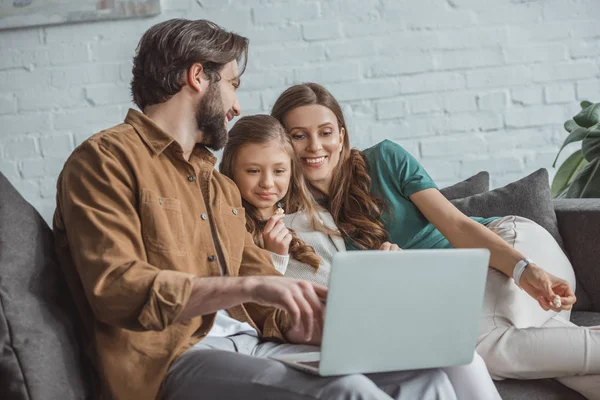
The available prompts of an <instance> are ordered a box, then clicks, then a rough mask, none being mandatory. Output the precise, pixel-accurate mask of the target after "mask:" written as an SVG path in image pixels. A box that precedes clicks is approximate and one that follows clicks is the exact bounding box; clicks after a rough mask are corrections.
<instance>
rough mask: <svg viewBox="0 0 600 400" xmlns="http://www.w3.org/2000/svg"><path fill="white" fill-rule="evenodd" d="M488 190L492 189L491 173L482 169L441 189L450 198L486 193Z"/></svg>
mask: <svg viewBox="0 0 600 400" xmlns="http://www.w3.org/2000/svg"><path fill="white" fill-rule="evenodd" d="M488 190H490V174H489V173H488V172H487V171H481V172H479V173H477V174H475V175H473V176H472V177H470V178H468V179H465V180H464V181H462V182H458V183H456V184H454V185H452V186H448V187H445V188H443V189H440V192H441V193H442V194H443V195H444V196H445V197H446V198H447V199H448V200H454V199H460V198H463V197H468V196H473V195H475V194H480V193H485V192H487V191H488Z"/></svg>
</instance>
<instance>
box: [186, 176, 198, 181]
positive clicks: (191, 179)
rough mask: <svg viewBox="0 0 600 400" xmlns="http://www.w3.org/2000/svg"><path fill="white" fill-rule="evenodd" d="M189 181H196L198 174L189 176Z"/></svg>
mask: <svg viewBox="0 0 600 400" xmlns="http://www.w3.org/2000/svg"><path fill="white" fill-rule="evenodd" d="M188 181H190V182H195V181H196V176H195V175H190V176H188Z"/></svg>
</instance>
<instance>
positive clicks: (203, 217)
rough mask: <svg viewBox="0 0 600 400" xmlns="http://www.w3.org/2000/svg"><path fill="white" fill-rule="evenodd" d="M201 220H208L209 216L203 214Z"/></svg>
mask: <svg viewBox="0 0 600 400" xmlns="http://www.w3.org/2000/svg"><path fill="white" fill-rule="evenodd" d="M200 218H202V219H207V218H208V215H206V214H204V213H202V215H201V216H200Z"/></svg>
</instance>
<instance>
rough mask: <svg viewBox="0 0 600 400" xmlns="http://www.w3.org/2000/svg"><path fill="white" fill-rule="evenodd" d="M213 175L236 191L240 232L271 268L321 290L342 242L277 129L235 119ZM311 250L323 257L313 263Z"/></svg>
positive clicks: (267, 122)
mask: <svg viewBox="0 0 600 400" xmlns="http://www.w3.org/2000/svg"><path fill="white" fill-rule="evenodd" d="M219 170H220V172H221V173H222V174H224V175H226V176H228V177H229V178H231V179H232V180H233V181H234V182H235V183H236V184H237V186H238V188H239V189H240V193H241V195H242V203H243V205H244V208H245V209H246V228H247V229H248V231H249V232H250V233H251V234H252V236H253V238H254V241H255V243H256V244H257V245H258V246H260V247H262V248H264V249H265V250H268V251H269V253H270V255H271V259H272V260H273V264H274V265H275V268H276V269H277V270H278V271H279V272H281V273H282V274H285V275H286V276H289V277H293V278H297V279H306V280H310V281H313V282H317V283H321V284H327V278H328V276H329V269H330V266H331V258H332V256H333V253H334V252H336V251H343V250H345V246H344V241H343V240H342V238H341V236H340V235H339V234H338V233H337V232H336V228H335V224H333V220H332V218H331V215H330V214H329V213H328V212H327V211H325V210H324V209H323V208H321V207H319V206H318V205H316V203H315V201H314V200H313V198H312V195H311V194H310V192H309V191H308V189H307V187H306V184H305V182H304V177H303V176H302V169H301V167H300V164H299V161H298V159H297V158H296V155H295V154H294V149H293V147H292V144H291V141H290V139H289V137H288V136H287V134H286V132H285V130H284V129H283V127H282V126H281V124H280V123H279V122H278V121H277V120H276V119H275V118H273V117H271V116H269V115H254V116H250V117H244V118H241V119H240V120H239V121H237V122H236V124H235V126H234V127H233V128H232V129H231V131H230V132H229V138H228V141H227V145H226V147H225V149H224V151H223V157H222V160H221V164H220V166H219ZM284 211H285V212H287V213H289V215H285V214H284ZM286 226H287V227H286ZM288 227H290V228H292V229H293V230H294V231H295V230H297V231H298V232H296V233H292V231H290V229H288ZM315 248H317V249H318V250H319V251H320V254H325V255H326V257H325V258H324V259H322V258H321V257H319V256H318V255H317V254H316V252H315ZM290 256H291V257H290Z"/></svg>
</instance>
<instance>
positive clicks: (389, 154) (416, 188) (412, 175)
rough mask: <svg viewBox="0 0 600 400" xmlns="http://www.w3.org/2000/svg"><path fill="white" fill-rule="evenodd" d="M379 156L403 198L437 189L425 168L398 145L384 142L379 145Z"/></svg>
mask: <svg viewBox="0 0 600 400" xmlns="http://www.w3.org/2000/svg"><path fill="white" fill-rule="evenodd" d="M381 156H382V158H383V160H384V162H385V164H386V165H387V166H388V172H389V174H390V175H391V176H390V178H391V180H392V182H393V184H394V185H395V187H396V189H397V190H398V191H399V192H400V194H401V195H402V196H403V197H405V198H408V197H409V196H411V195H413V194H415V193H417V192H420V191H421V190H425V189H431V188H434V189H437V188H438V187H437V185H436V184H435V183H434V182H433V179H431V177H430V176H429V174H428V173H427V171H425V168H423V166H422V165H421V164H420V163H419V162H418V161H417V159H416V158H414V157H413V156H412V155H411V154H410V153H409V152H408V151H406V150H405V149H404V148H403V147H402V146H400V145H399V144H397V143H394V142H392V141H390V140H385V141H384V142H382V144H381Z"/></svg>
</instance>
